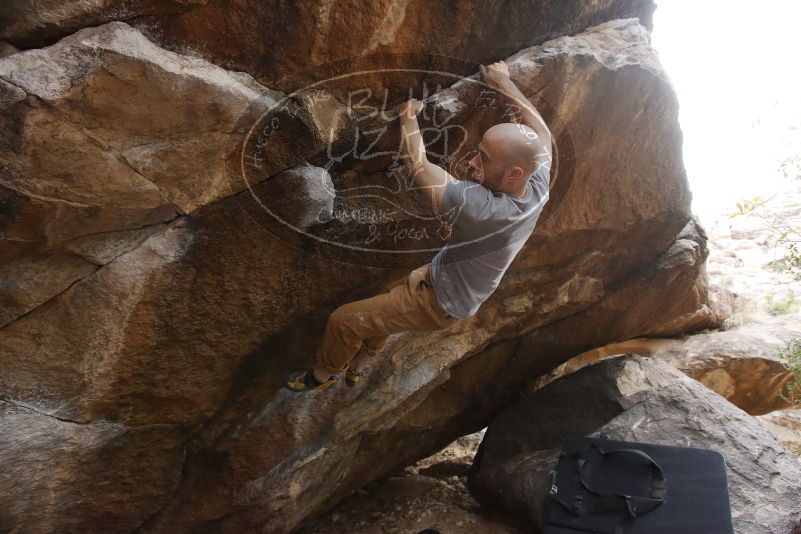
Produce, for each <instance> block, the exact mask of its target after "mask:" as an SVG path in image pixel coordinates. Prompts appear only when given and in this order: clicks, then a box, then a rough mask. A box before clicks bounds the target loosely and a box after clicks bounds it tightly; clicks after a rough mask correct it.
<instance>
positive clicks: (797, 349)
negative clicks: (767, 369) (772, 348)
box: [779, 339, 801, 405]
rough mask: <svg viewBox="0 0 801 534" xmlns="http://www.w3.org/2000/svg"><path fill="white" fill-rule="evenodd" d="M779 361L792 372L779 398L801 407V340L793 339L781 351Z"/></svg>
mask: <svg viewBox="0 0 801 534" xmlns="http://www.w3.org/2000/svg"><path fill="white" fill-rule="evenodd" d="M779 361H781V363H782V365H783V366H784V367H785V369H787V370H788V371H789V372H790V379H789V380H788V381H787V382H786V383H785V384H784V387H783V388H782V389H781V390H780V391H779V396H780V397H781V398H782V399H784V400H786V401H787V402H789V403H791V404H797V405H801V339H791V340H790V341H788V342H787V343H785V345H784V347H782V348H780V349H779Z"/></svg>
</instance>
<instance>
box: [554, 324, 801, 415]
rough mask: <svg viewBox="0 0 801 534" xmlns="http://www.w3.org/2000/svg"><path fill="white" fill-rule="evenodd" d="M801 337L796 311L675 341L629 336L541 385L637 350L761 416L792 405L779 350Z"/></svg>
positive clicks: (578, 358)
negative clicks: (788, 397) (788, 398)
mask: <svg viewBox="0 0 801 534" xmlns="http://www.w3.org/2000/svg"><path fill="white" fill-rule="evenodd" d="M798 338H801V316H799V315H798V314H792V315H786V316H782V317H776V318H773V319H771V320H769V321H767V320H756V321H753V322H750V323H747V324H744V325H742V326H739V327H736V328H733V329H730V330H722V331H709V332H699V333H695V334H693V335H689V336H683V337H681V338H676V339H665V338H637V339H629V340H626V341H623V342H620V343H612V344H610V345H605V346H602V347H597V348H594V349H592V350H589V351H587V352H585V353H582V354H579V355H578V356H575V357H574V358H571V359H570V360H569V361H567V362H565V363H563V364H562V365H560V366H559V367H557V368H556V369H554V370H553V371H551V372H550V373H548V374H547V375H545V376H542V377H541V378H540V379H539V382H538V384H539V385H540V386H544V385H545V384H547V383H548V382H552V381H553V380H556V379H557V378H559V377H561V376H564V375H566V374H569V373H572V372H575V371H577V370H578V369H581V368H582V367H585V366H587V365H590V364H592V363H594V362H596V361H598V360H602V359H604V358H611V357H614V356H615V355H618V354H624V353H627V352H636V353H637V354H640V355H641V356H648V357H651V358H655V359H658V360H662V361H664V362H666V363H669V364H670V365H672V366H674V367H676V368H677V369H679V370H681V371H683V372H684V373H686V374H687V375H689V376H690V377H692V378H694V379H696V380H698V381H699V382H701V383H702V384H704V385H705V386H706V387H708V388H709V389H711V390H713V391H715V392H716V393H718V394H719V395H721V396H723V397H725V398H726V399H727V400H728V401H729V402H731V403H733V404H734V405H736V406H737V407H739V408H740V409H742V410H745V411H746V412H748V413H750V414H751V415H762V414H767V413H770V412H772V411H774V410H782V409H785V408H789V407H791V406H792V404H791V402H789V401H788V400H787V399H786V398H784V397H787V392H786V391H783V390H786V385H787V383H788V382H789V381H790V380H791V379H792V377H793V374H792V373H791V372H790V370H789V369H787V367H786V366H785V365H784V363H783V360H782V359H781V357H780V353H781V351H782V350H785V349H786V348H787V347H788V343H789V342H790V341H792V340H794V339H798ZM782 392H784V393H785V395H784V397H783V396H782V395H781V394H780V393H782Z"/></svg>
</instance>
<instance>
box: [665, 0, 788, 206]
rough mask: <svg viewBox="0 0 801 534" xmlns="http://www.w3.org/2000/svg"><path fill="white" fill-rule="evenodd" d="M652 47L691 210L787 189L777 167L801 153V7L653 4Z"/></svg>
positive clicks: (784, 1) (690, 0)
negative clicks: (674, 108)
mask: <svg viewBox="0 0 801 534" xmlns="http://www.w3.org/2000/svg"><path fill="white" fill-rule="evenodd" d="M651 44H652V46H653V47H654V48H655V49H656V50H657V53H658V54H659V59H660V62H661V63H662V67H663V68H664V69H665V71H666V72H667V74H668V76H669V77H670V80H671V83H672V84H673V86H674V88H675V90H676V93H677V95H678V100H679V123H680V125H681V129H682V134H683V138H684V147H683V152H684V164H685V167H686V169H687V178H688V180H689V182H690V189H691V191H692V195H693V203H692V207H693V211H694V212H695V213H697V214H699V215H701V216H702V220H703V219H706V218H709V217H711V216H714V215H715V214H719V213H722V212H728V211H731V210H733V209H735V205H736V203H737V202H738V201H739V200H744V199H749V198H752V197H754V196H756V195H760V196H761V197H762V198H767V197H768V196H770V195H772V194H776V193H779V194H781V192H782V191H785V190H787V189H788V188H789V187H791V186H792V185H793V182H792V181H791V180H788V179H787V178H785V177H784V176H783V175H782V174H781V173H780V172H779V170H778V160H779V159H782V158H784V157H787V156H789V155H791V154H801V129H799V128H801V1H799V0H766V1H764V2H760V3H755V2H745V1H740V0H734V1H732V0H728V1H722V0H703V1H698V0H657V9H656V12H655V13H654V30H653V33H652V37H651ZM793 128H795V129H793ZM795 183H796V184H797V183H798V182H795Z"/></svg>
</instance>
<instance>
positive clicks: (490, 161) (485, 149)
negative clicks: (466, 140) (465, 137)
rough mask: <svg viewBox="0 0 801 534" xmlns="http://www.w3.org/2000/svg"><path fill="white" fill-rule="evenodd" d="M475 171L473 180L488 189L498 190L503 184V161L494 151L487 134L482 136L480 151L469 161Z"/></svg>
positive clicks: (479, 145)
mask: <svg viewBox="0 0 801 534" xmlns="http://www.w3.org/2000/svg"><path fill="white" fill-rule="evenodd" d="M469 164H470V169H471V170H472V171H473V172H472V176H471V178H470V179H471V180H472V181H474V182H478V183H480V184H481V185H483V186H484V187H486V188H487V189H492V190H496V189H497V188H498V187H499V186H500V185H501V180H502V178H503V175H504V173H505V168H504V167H505V166H504V165H503V162H502V161H500V160H499V158H498V157H497V151H496V152H494V153H493V146H492V144H491V143H490V142H488V141H487V136H486V135H485V136H484V137H482V138H481V142H480V143H479V144H478V153H477V154H476V155H475V156H474V157H473V159H471V160H470V161H469Z"/></svg>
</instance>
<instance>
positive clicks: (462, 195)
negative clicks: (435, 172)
mask: <svg viewBox="0 0 801 534" xmlns="http://www.w3.org/2000/svg"><path fill="white" fill-rule="evenodd" d="M490 195H491V193H490V191H489V190H488V189H487V188H486V187H484V186H483V185H481V184H478V183H476V182H471V181H469V180H455V179H454V180H451V179H449V180H448V183H447V185H446V186H445V191H444V193H443V195H442V211H443V212H444V213H447V212H448V211H450V210H451V209H453V208H462V209H463V210H465V211H466V212H467V213H469V214H478V213H479V212H480V211H481V209H483V208H484V207H486V206H487V205H488V204H489V202H490Z"/></svg>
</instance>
